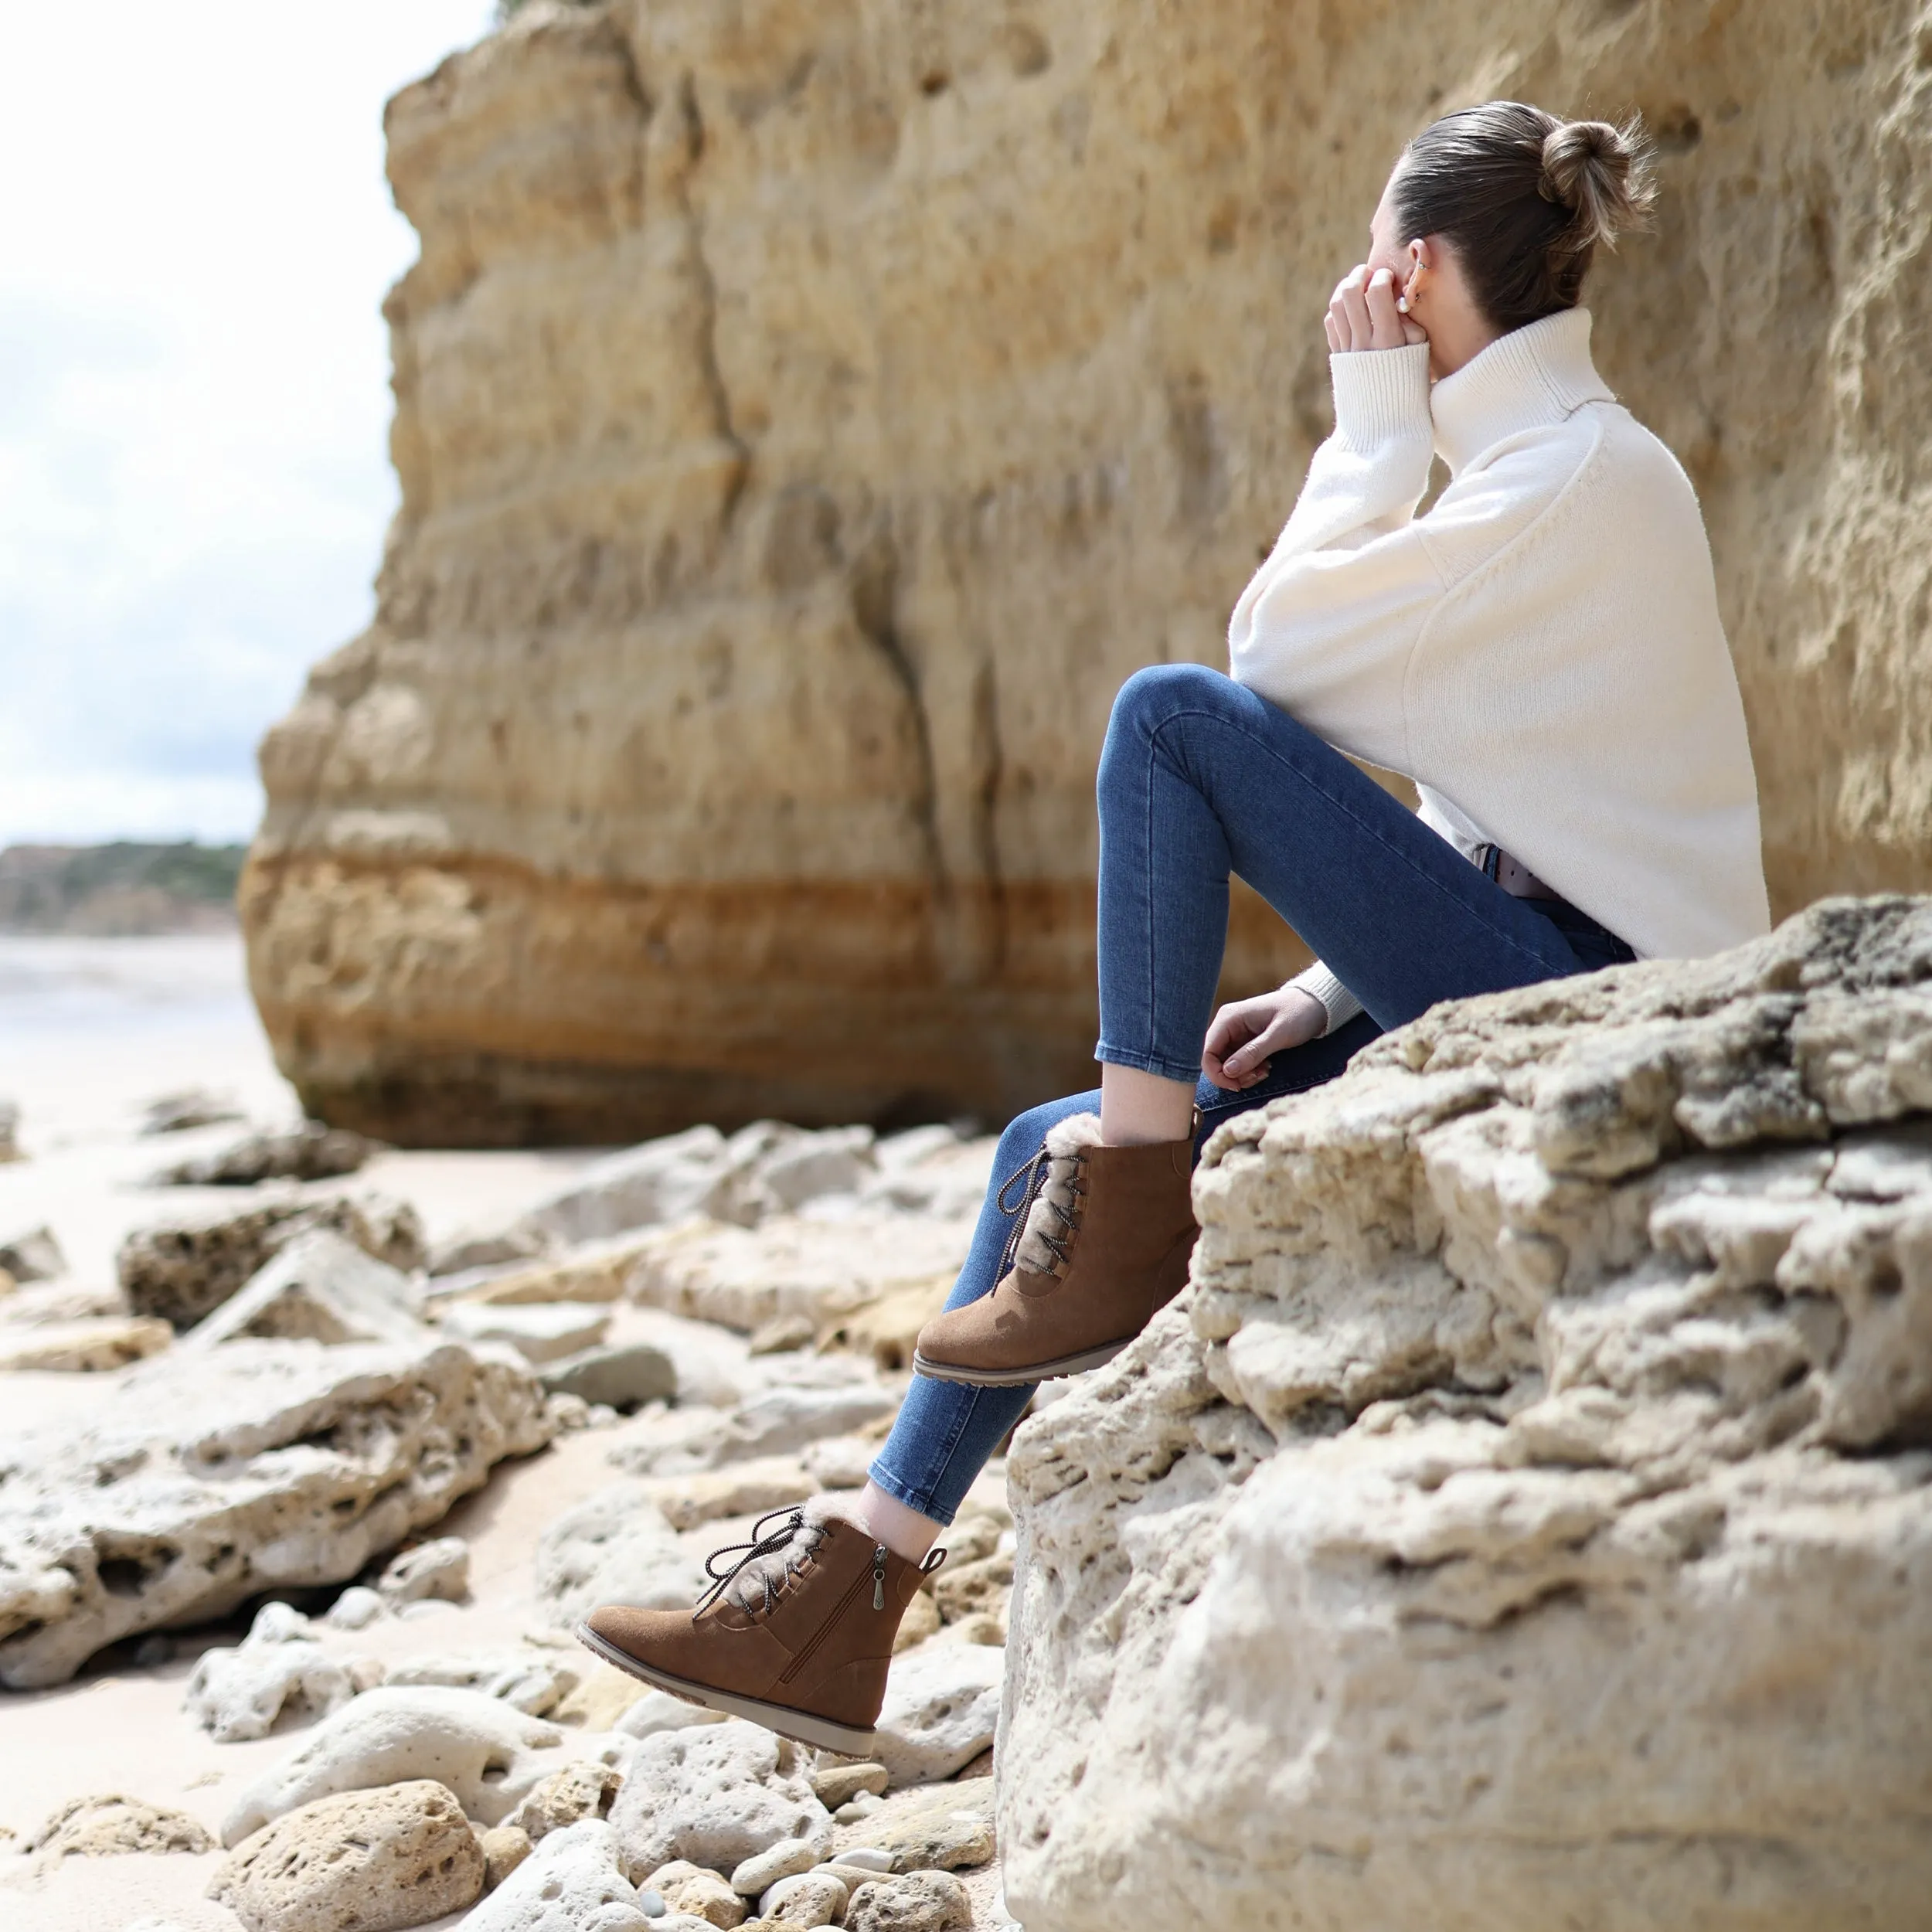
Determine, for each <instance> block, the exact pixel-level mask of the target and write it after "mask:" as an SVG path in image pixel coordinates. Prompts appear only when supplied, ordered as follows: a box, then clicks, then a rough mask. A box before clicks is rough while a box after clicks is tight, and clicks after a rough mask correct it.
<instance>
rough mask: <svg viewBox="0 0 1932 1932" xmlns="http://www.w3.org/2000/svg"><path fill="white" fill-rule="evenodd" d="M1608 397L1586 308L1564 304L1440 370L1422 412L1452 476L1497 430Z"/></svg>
mask: <svg viewBox="0 0 1932 1932" xmlns="http://www.w3.org/2000/svg"><path fill="white" fill-rule="evenodd" d="M1616 400H1617V398H1616V396H1614V394H1613V393H1611V389H1610V388H1609V386H1607V384H1606V383H1604V379H1603V378H1602V377H1601V376H1599V375H1598V374H1597V366H1596V365H1595V364H1594V362H1591V360H1590V311H1589V310H1588V309H1587V308H1566V309H1560V310H1559V311H1557V313H1556V314H1555V315H1546V316H1544V317H1543V318H1542V319H1541V320H1540V321H1534V322H1531V323H1529V324H1528V325H1526V327H1524V328H1513V329H1512V330H1511V331H1510V332H1509V334H1508V335H1499V336H1498V337H1497V338H1496V339H1495V341H1494V342H1492V343H1491V344H1490V345H1489V346H1488V348H1487V349H1485V350H1483V352H1481V354H1480V355H1476V356H1474V357H1472V358H1471V359H1470V360H1469V361H1468V362H1465V363H1464V365H1463V366H1462V367H1461V369H1458V370H1457V371H1456V372H1455V374H1454V375H1453V376H1444V378H1443V379H1442V380H1441V381H1440V382H1439V383H1437V384H1436V386H1435V387H1434V389H1431V390H1430V393H1429V413H1430V416H1431V417H1433V418H1434V422H1435V432H1436V451H1437V454H1439V455H1440V457H1441V458H1442V460H1443V461H1444V462H1445V463H1447V464H1448V465H1449V470H1450V474H1451V475H1455V474H1459V473H1460V472H1461V470H1462V468H1463V467H1464V465H1465V464H1468V463H1471V462H1473V461H1475V458H1476V457H1478V456H1480V455H1481V454H1482V453H1483V451H1485V450H1486V449H1488V448H1489V447H1492V445H1493V444H1496V443H1498V442H1500V441H1501V440H1502V439H1503V437H1505V436H1512V435H1514V434H1515V433H1516V432H1517V431H1518V430H1526V429H1536V428H1540V427H1544V426H1545V425H1547V424H1549V423H1560V422H1561V421H1562V420H1563V419H1564V417H1566V416H1569V415H1570V414H1571V413H1573V412H1574V411H1575V410H1578V409H1580V408H1581V407H1582V406H1583V404H1584V403H1614V402H1615V401H1616Z"/></svg>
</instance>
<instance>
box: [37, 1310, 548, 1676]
mask: <svg viewBox="0 0 1932 1932" xmlns="http://www.w3.org/2000/svg"><path fill="white" fill-rule="evenodd" d="M549 1434H550V1425H549V1422H548V1421H547V1420H546V1417H545V1413H544V1407H543V1392H542V1390H541V1389H539V1387H538V1386H537V1384H536V1382H535V1380H534V1379H532V1377H531V1376H529V1374H528V1373H527V1372H526V1371H525V1370H523V1369H521V1368H520V1367H519V1366H516V1365H515V1364H514V1363H513V1362H511V1361H510V1360H509V1359H495V1358H492V1357H486V1356H481V1355H472V1354H471V1352H469V1351H468V1349H464V1348H461V1347H458V1346H457V1345H454V1344H451V1343H434V1342H431V1343H427V1344H424V1345H421V1346H419V1347H417V1348H413V1349H406V1348H396V1347H387V1346H375V1345H362V1344H352V1345H347V1346H344V1347H330V1346H328V1345H325V1344H323V1343H321V1342H259V1341H237V1342H229V1343H227V1344H226V1345H224V1346H223V1347H222V1348H219V1349H212V1350H210V1351H209V1352H207V1353H206V1354H205V1355H196V1354H190V1353H188V1352H177V1351H171V1352H169V1353H168V1354H166V1355H162V1356H159V1357H158V1358H157V1359H155V1360H154V1361H152V1362H147V1363H144V1364H142V1365H141V1366H140V1367H138V1368H136V1369H131V1370H129V1371H128V1372H127V1373H126V1375H125V1376H124V1379H122V1380H121V1382H120V1383H119V1384H118V1386H117V1388H116V1389H115V1390H114V1399H113V1400H112V1401H111V1402H109V1403H104V1404H103V1405H102V1406H101V1409H100V1413H99V1415H98V1417H97V1418H96V1419H94V1420H91V1421H90V1422H89V1423H87V1425H86V1426H85V1427H82V1428H80V1429H73V1428H72V1427H62V1428H59V1429H55V1428H52V1427H49V1428H45V1429H42V1430H29V1431H27V1432H24V1433H22V1434H17V1435H14V1436H12V1437H8V1438H6V1439H5V1440H0V1683H3V1684H5V1685H8V1686H9V1688H12V1689H32V1688H34V1687H36V1686H38V1685H46V1684H55V1683H59V1682H63V1680H64V1679H66V1678H68V1677H70V1676H71V1675H73V1672H75V1671H76V1670H77V1669H78V1668H79V1667H80V1665H81V1664H82V1663H83V1662H85V1661H86V1659H87V1658H88V1657H89V1656H90V1655H92V1653H93V1652H94V1651H97V1650H98V1649H100V1648H101V1646H102V1645H104V1644H110V1643H112V1642H114V1641H115V1640H116V1639H117V1638H122V1637H127V1636H131V1635H133V1634H136V1633H138V1632H140V1631H150V1630H158V1629H162V1628H165V1627H167V1626H168V1625H170V1624H187V1623H195V1622H202V1621H208V1620H209V1619H211V1618H213V1617H219V1616H222V1615H224V1614H226V1612H227V1611H230V1610H232V1609H233V1607H235V1605H236V1604H239V1603H241V1602H243V1600H245V1599H247V1597H251V1596H253V1595H255V1594H257V1593H258V1592H260V1591H263V1590H271V1589H275V1588H277V1587H289V1586H299V1585H301V1584H307V1583H340V1582H342V1581H344V1580H346V1579H348V1578H349V1577H353V1576H355V1574H356V1573H357V1572H358V1571H359V1570H362V1568H363V1567H364V1566H366V1564H367V1563H369V1561H370V1560H372V1558H373V1557H375V1556H379V1554H381V1553H382V1552H383V1551H384V1550H386V1549H390V1548H393V1546H395V1545H396V1544H397V1543H400V1542H401V1541H402V1540H403V1538H404V1537H406V1536H408V1535H409V1534H410V1532H412V1531H413V1530H416V1529H421V1528H423V1527H424V1526H427V1524H430V1523H432V1522H436V1521H437V1519H439V1518H440V1517H441V1516H442V1515H444V1512H446V1511H447V1509H449V1507H450V1505H451V1504H452V1503H453V1502H455V1501H456V1499H457V1498H458V1497H460V1496H462V1495H467V1494H468V1492H470V1491H471V1490H472V1489H474V1488H477V1487H478V1485H480V1484H481V1482H482V1481H483V1479H484V1478H485V1476H486V1475H488V1472H489V1471H490V1468H491V1467H492V1464H495V1462H497V1461H499V1460H500V1459H501V1458H503V1457H505V1456H507V1455H519V1454H526V1453H527V1452H529V1451H531V1450H533V1449H536V1448H538V1447H541V1446H542V1445H543V1443H545V1442H546V1441H547V1440H549Z"/></svg>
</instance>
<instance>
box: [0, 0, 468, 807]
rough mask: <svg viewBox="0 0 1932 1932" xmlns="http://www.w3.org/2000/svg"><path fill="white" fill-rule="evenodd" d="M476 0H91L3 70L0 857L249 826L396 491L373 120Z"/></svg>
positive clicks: (12, 44)
mask: <svg viewBox="0 0 1932 1932" xmlns="http://www.w3.org/2000/svg"><path fill="white" fill-rule="evenodd" d="M489 12H490V9H489V6H488V0H407V4H406V5H396V4H395V0H337V4H335V5H331V6H330V7H328V8H327V9H281V8H265V7H263V6H261V5H260V0H252V3H251V4H248V5H243V4H241V3H240V0H202V3H200V4H197V5H195V6H193V7H192V8H187V9H178V8H156V7H154V6H153V5H151V0H97V4H96V5H94V6H92V7H90V8H87V9H32V10H30V11H28V12H25V13H23V14H22V15H21V16H20V18H19V20H18V21H15V22H10V23H9V32H8V41H9V45H8V58H7V60H6V61H5V63H0V179H5V180H6V181H7V182H8V183H9V194H8V201H9V210H8V223H7V236H6V243H5V251H4V253H0V692H4V693H5V700H4V702H0V842H5V841H7V840H9V839H12V838H74V839H90V838H109V837H114V836H117V835H131V836H149V837H162V836H178V835H184V834H192V835H200V836H204V837H227V838H236V837H245V836H246V835H247V834H248V832H250V830H251V829H252V828H253V824H254V822H255V820H256V818H257V816H258V815H259V811H260V794H259V789H258V787H257V784H256V781H255V776H254V747H255V744H256V742H257V740H258V739H259V738H260V734H261V733H262V731H263V730H264V728H265V727H266V726H267V724H268V723H270V721H271V720H272V719H274V717H275V716H277V714H278V713H281V711H282V710H284V709H286V707H287V705H288V704H289V702H291V699H293V698H294V695H295V693H296V692H297V691H298V689H300V686H301V677H302V673H303V671H304V668H305V667H306V666H307V665H308V664H310V663H311V662H313V661H314V660H315V658H318V656H320V655H322V654H323V653H324V652H325V651H328V650H330V649H332V648H334V647H335V645H337V644H338V643H340V642H341V641H342V640H343V639H344V638H347V637H349V636H350V635H352V634H353V633H354V632H355V631H357V630H358V629H359V628H361V627H362V624H364V623H366V621H367V619H368V615H369V603H370V599H369V580H370V579H371V577H372V576H373V574H374V571H375V569H376V563H377V562H378V560H379V556H380V551H381V543H382V534H383V526H384V525H385V523H386V522H387V520H388V518H389V515H390V513H391V512H392V510H393V506H394V502H395V485H394V480H393V476H392V475H391V474H390V471H389V467H388V461H387V451H386V437H387V428H388V420H389V391H388V386H387V378H388V345H387V339H386V332H385V331H384V328H383V324H382V321H381V318H380V315H379V304H380V302H381V299H382V296H383V291H384V290H385V289H386V287H387V286H388V285H389V283H390V282H391V281H393V280H394V279H395V277H396V275H397V274H400V272H401V271H402V270H403V268H405V267H406V266H407V265H408V264H409V262H410V260H411V259H412V258H413V254H414V252H415V243H414V238H413V236H412V235H411V233H410V230H409V228H408V226H407V224H406V223H404V222H403V220H402V219H401V217H400V216H398V215H397V214H396V212H395V210H394V209H393V206H391V205H390V202H389V195H388V190H387V187H386V184H385V182H384V181H383V175H382V138H381V114H382V104H383V100H384V99H385V98H386V97H387V96H388V95H389V94H390V93H392V92H393V91H394V90H395V89H396V87H399V86H400V85H402V84H403V83H405V82H406V81H407V80H410V79H411V78H413V77H415V76H416V75H417V74H418V73H422V72H425V71H427V70H428V69H429V68H430V66H433V65H434V63H435V62H436V61H437V60H438V59H439V58H440V56H442V55H443V54H444V53H447V51H448V50H449V49H451V48H452V47H453V46H457V45H460V44H462V43H465V42H468V41H469V40H472V39H474V38H475V37H476V36H478V34H480V33H481V32H483V31H485V29H486V28H487V26H488V18H489Z"/></svg>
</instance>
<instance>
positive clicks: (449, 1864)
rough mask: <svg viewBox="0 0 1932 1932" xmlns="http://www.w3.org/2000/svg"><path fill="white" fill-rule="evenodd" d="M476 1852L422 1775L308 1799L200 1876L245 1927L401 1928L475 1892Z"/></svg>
mask: <svg viewBox="0 0 1932 1932" xmlns="http://www.w3.org/2000/svg"><path fill="white" fill-rule="evenodd" d="M485 1872H486V1866H485V1854H484V1852H483V1849H482V1848H481V1845H478V1842H477V1839H476V1835H475V1833H474V1832H472V1831H471V1828H470V1826H469V1823H468V1820H467V1819H465V1818H464V1815H463V1813H462V1811H461V1808H460V1807H459V1806H458V1805H457V1801H456V1800H455V1798H454V1797H452V1796H451V1794H450V1792H449V1791H447V1790H446V1789H445V1788H444V1787H443V1786H442V1785H440V1784H437V1783H435V1782H434V1781H433V1780H430V1779H427V1778H425V1779H418V1780H415V1781H411V1782H410V1783H406V1784H391V1785H387V1786H385V1787H382V1788H380V1789H378V1790H375V1791H344V1792H340V1793H338V1794H336V1795H335V1796H333V1797H330V1798H318V1799H317V1800H316V1801H315V1803H313V1804H304V1805H302V1806H301V1807H300V1808H298V1809H297V1810H295V1811H290V1812H288V1813H287V1814H285V1815H284V1816H282V1817H281V1818H277V1819H276V1820H275V1821H274V1823H272V1824H270V1825H265V1826H264V1828H262V1829H261V1830H260V1831H259V1832H256V1833H254V1834H253V1835H252V1836H251V1837H250V1838H246V1839H244V1840H243V1842H242V1843H241V1844H240V1845H237V1846H236V1849H234V1851H233V1852H231V1853H230V1855H229V1856H228V1858H227V1859H226V1860H225V1861H224V1862H223V1865H222V1866H221V1868H220V1869H219V1870H218V1871H217V1872H216V1874H215V1876H214V1879H213V1882H212V1883H210V1885H209V1888H208V1889H209V1896H210V1897H211V1898H213V1899H216V1900H219V1902H220V1903H223V1904H224V1905H226V1906H227V1907H228V1909H229V1910H230V1911H231V1912H233V1913H234V1914H235V1916H236V1917H237V1918H238V1919H240V1920H241V1922H242V1923H243V1925H244V1926H245V1927H247V1928H248V1932H340V1928H341V1927H344V1926H355V1927H358V1928H359V1929H360V1932H403V1928H404V1927H409V1926H414V1925H420V1924H422V1923H424V1921H425V1920H430V1919H434V1918H440V1917H442V1916H443V1915H444V1913H447V1912H460V1911H461V1910H464V1907H465V1906H471V1905H474V1903H476V1901H477V1900H478V1899H479V1898H481V1896H482V1895H483V1886H484V1880H485Z"/></svg>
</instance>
